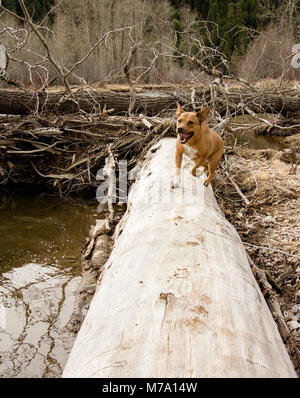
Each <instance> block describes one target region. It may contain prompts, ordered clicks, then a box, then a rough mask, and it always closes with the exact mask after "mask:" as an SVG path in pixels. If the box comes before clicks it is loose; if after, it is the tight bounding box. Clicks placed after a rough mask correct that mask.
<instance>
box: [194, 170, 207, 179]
mask: <svg viewBox="0 0 300 398" xmlns="http://www.w3.org/2000/svg"><path fill="white" fill-rule="evenodd" d="M204 171H205V169H204V167H201V168H199V169H197V171H196V177H197V178H199V177H201V176H202V174H203V173H204Z"/></svg>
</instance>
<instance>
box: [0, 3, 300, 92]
mask: <svg viewBox="0 0 300 398" xmlns="http://www.w3.org/2000/svg"><path fill="white" fill-rule="evenodd" d="M24 3H25V5H26V6H27V9H28V12H29V14H30V16H31V18H32V20H33V21H34V22H35V23H36V24H37V25H40V29H41V32H42V34H43V36H44V37H45V39H46V41H47V43H48V46H49V49H50V50H51V53H52V54H53V55H54V57H55V58H56V59H57V60H58V61H59V63H60V64H61V65H63V67H64V68H66V70H67V69H68V68H71V67H72V66H73V65H74V64H76V63H78V66H76V68H75V69H74V71H73V72H72V73H71V74H70V78H69V79H70V82H71V83H72V84H80V83H95V82H100V83H101V82H102V83H107V82H110V83H123V82H124V81H125V80H124V73H123V68H124V65H125V64H126V60H127V59H128V55H129V54H130V51H131V49H132V48H135V51H134V54H133V56H132V62H131V77H132V78H134V79H135V81H136V82H139V83H165V82H173V83H181V82H183V81H201V80H202V81H203V79H204V76H203V73H202V74H201V75H199V72H200V71H199V70H198V68H197V67H196V65H195V63H192V62H190V60H191V58H192V57H195V58H196V59H197V60H199V61H200V62H201V63H202V64H203V65H204V66H205V67H207V68H209V69H214V68H215V69H216V70H220V71H221V72H222V73H225V72H226V73H227V74H230V73H234V74H236V75H238V76H240V77H243V78H245V79H248V80H252V81H253V80H258V79H264V78H275V79H276V78H284V79H290V80H293V79H299V76H300V73H299V69H298V70H297V69H295V68H292V67H291V66H290V63H291V57H292V55H291V52H292V46H293V45H294V44H296V43H297V38H298V41H299V31H300V30H299V29H300V12H299V4H298V2H297V1H296V0H283V1H279V0H261V1H259V0H244V1H243V0H203V1H201V2H200V1H197V0H85V1H80V0H71V1H70V0H69V1H66V0H63V1H61V0H60V1H59V0H25V1H24ZM2 5H3V6H4V7H6V8H7V9H8V10H10V11H11V12H12V13H14V14H16V15H18V16H20V17H21V18H22V17H24V15H23V11H22V8H21V6H20V4H19V1H18V0H3V1H2ZM21 18H20V19H19V20H17V19H16V18H15V16H14V15H13V14H7V13H2V14H1V30H0V43H1V44H3V45H5V46H6V48H7V49H8V51H7V53H8V55H9V67H8V68H7V74H8V79H11V80H13V81H17V82H19V84H21V85H22V84H23V85H25V86H26V85H32V84H33V85H34V86H36V87H39V86H40V85H42V84H43V82H45V81H46V80H47V81H51V80H52V79H53V78H54V76H56V73H55V70H54V69H53V65H51V63H50V64H49V62H48V60H47V59H45V50H44V48H43V47H42V46H41V43H40V41H39V40H38V39H37V37H36V35H35V34H34V32H32V31H29V33H28V31H27V30H26V29H25V26H24V24H25V23H24V21H22V19H21ZM97 42H100V43H99V45H95V44H96V43H97ZM91 50H92V51H91ZM87 54H89V56H88V57H87V58H86V59H85V60H84V61H83V62H79V61H81V60H82V59H83V58H85V57H86V55H87ZM58 80H59V79H57V80H56V82H55V83H56V84H57V83H58ZM60 83H61V82H60Z"/></svg>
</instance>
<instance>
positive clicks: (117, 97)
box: [0, 88, 300, 116]
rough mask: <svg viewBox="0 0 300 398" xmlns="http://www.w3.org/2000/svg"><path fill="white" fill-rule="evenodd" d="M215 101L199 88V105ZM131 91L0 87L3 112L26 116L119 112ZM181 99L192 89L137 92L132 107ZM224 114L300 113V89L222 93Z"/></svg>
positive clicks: (151, 108) (166, 105) (149, 110)
mask: <svg viewBox="0 0 300 398" xmlns="http://www.w3.org/2000/svg"><path fill="white" fill-rule="evenodd" d="M204 97H205V100H206V101H207V102H208V103H211V98H210V96H209V95H207V94H205V93H204V91H203V89H202V90H198V91H197V92H196V94H195V96H194V98H193V100H194V102H195V104H197V106H199V107H200V106H201V105H202V103H203V100H204ZM130 98H131V97H130V93H128V92H112V91H108V90H97V91H96V90H84V89H78V90H75V91H74V92H72V93H71V94H70V93H67V92H24V91H21V90H0V114H12V115H25V114H28V113H32V112H37V111H38V112H42V111H44V112H46V113H60V114H62V113H77V112H78V111H79V110H83V111H85V112H88V113H91V112H98V111H99V110H100V109H103V107H104V106H106V108H107V109H109V108H114V110H115V112H116V113H122V112H127V111H128V110H129V107H130ZM177 101H181V102H182V103H190V101H191V90H182V89H179V88H178V90H173V91H172V90H168V91H167V92H161V91H149V92H141V93H136V96H135V103H134V106H133V107H132V108H133V109H132V111H133V112H134V113H143V114H146V115H150V116H151V115H156V114H158V113H160V112H162V111H164V110H168V109H173V108H174V107H175V104H176V102H177ZM213 105H214V107H215V109H216V110H217V111H218V112H219V113H220V114H225V113H226V109H227V108H228V109H230V110H231V111H233V112H234V113H235V114H238V113H240V112H243V109H244V108H243V107H244V106H247V107H248V108H249V109H251V110H253V111H255V112H260V113H264V112H281V113H286V112H296V111H298V110H299V108H300V96H299V92H296V91H295V92H292V93H289V94H284V93H282V94H281V93H279V94H277V93H276V94H272V93H263V92H259V93H254V94H252V93H241V92H230V93H228V94H225V93H219V94H218V98H217V99H216V102H214V103H213Z"/></svg>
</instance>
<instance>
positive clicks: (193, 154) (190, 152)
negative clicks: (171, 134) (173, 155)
mask: <svg viewBox="0 0 300 398" xmlns="http://www.w3.org/2000/svg"><path fill="white" fill-rule="evenodd" d="M183 152H184V154H185V155H186V156H187V157H189V158H190V159H192V160H194V159H196V158H197V157H198V156H197V149H194V148H192V147H191V146H189V145H187V144H183Z"/></svg>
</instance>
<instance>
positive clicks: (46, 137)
mask: <svg viewBox="0 0 300 398" xmlns="http://www.w3.org/2000/svg"><path fill="white" fill-rule="evenodd" d="M0 122H1V125H0V148H1V151H0V175H1V180H2V184H6V183H7V182H18V183H37V182H39V183H40V182H41V181H42V182H43V183H46V184H47V185H51V186H52V187H53V186H54V187H55V188H56V189H59V191H60V192H61V193H72V192H75V191H76V192H78V191H82V190H84V189H87V188H88V189H93V187H95V186H96V185H97V184H98V183H97V181H96V174H97V171H98V170H99V168H100V167H102V166H103V165H104V160H105V157H106V156H107V154H108V145H109V144H112V145H111V150H112V151H113V153H114V155H115V156H116V157H117V158H118V159H129V161H128V165H129V167H133V166H134V164H135V162H136V160H137V158H138V157H139V156H140V154H141V153H143V152H144V151H146V150H147V148H148V147H149V145H151V144H152V143H153V142H155V140H158V139H159V138H161V137H162V136H163V135H165V134H167V133H168V134H171V133H172V132H173V131H174V130H173V129H172V127H174V126H173V124H172V122H170V120H169V119H166V120H164V121H163V120H162V119H159V118H155V117H152V118H150V117H147V118H146V117H144V116H135V117H121V116H108V117H103V116H102V115H99V114H98V115H95V114H94V115H92V114H90V115H82V114H74V115H65V116H63V115H59V116H56V115H44V114H40V115H30V116H27V117H2V118H1V121H0ZM173 134H174V133H173Z"/></svg>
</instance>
